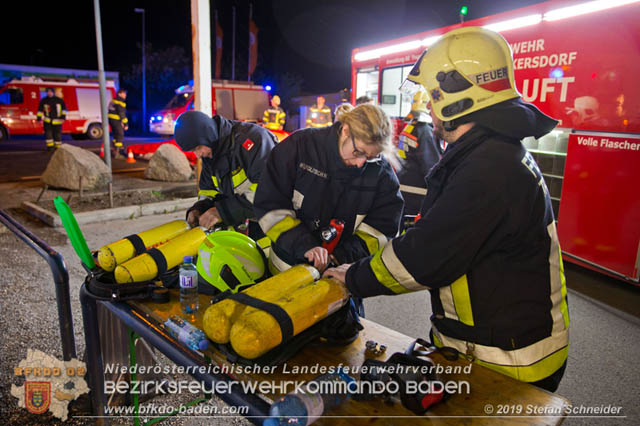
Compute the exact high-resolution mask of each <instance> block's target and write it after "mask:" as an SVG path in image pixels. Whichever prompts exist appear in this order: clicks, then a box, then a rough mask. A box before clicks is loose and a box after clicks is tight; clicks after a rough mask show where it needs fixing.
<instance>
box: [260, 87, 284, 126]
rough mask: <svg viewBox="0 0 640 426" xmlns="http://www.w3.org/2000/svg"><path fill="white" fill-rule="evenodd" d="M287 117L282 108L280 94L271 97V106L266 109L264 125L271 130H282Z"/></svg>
mask: <svg viewBox="0 0 640 426" xmlns="http://www.w3.org/2000/svg"><path fill="white" fill-rule="evenodd" d="M286 117H287V114H285V112H284V110H283V109H282V108H280V96H278V95H275V96H274V97H273V98H271V108H269V109H267V110H265V111H264V118H263V119H262V121H263V122H264V127H266V128H267V129H269V130H282V129H283V128H284V122H285V119H286Z"/></svg>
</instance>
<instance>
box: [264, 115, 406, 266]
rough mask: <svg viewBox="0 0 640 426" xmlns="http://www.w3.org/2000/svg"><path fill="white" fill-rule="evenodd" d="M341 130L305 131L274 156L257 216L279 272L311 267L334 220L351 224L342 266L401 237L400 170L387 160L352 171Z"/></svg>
mask: <svg viewBox="0 0 640 426" xmlns="http://www.w3.org/2000/svg"><path fill="white" fill-rule="evenodd" d="M340 126H341V124H340V123H336V124H334V125H333V126H332V127H327V128H324V129H306V130H299V131H297V132H295V133H293V134H291V135H290V136H289V137H287V139H285V140H284V141H282V142H280V144H279V145H278V146H276V147H275V148H274V150H273V151H272V152H271V155H270V156H269V160H268V161H267V166H266V168H265V170H264V171H263V173H262V176H261V181H260V187H259V188H258V192H257V194H256V200H255V203H254V209H255V211H256V215H257V217H258V219H259V223H260V227H261V228H262V230H263V231H264V232H265V234H266V235H267V236H268V237H269V239H270V240H271V242H272V244H271V252H270V262H269V263H270V265H269V266H270V267H271V268H273V267H275V268H276V269H277V270H280V271H282V270H285V269H287V268H288V266H289V265H293V264H297V263H306V260H305V258H304V253H305V252H307V251H308V250H309V249H311V248H313V247H317V246H320V245H321V242H320V239H319V232H320V230H322V229H323V228H325V227H326V226H328V225H329V223H330V221H331V219H341V220H342V221H344V223H345V226H344V231H343V234H342V236H341V239H340V241H339V243H338V245H337V246H336V248H335V249H334V251H333V255H334V256H335V257H336V258H337V260H338V261H340V262H341V263H350V262H353V261H355V260H357V259H361V258H363V257H365V256H368V255H369V254H371V253H375V252H376V251H378V249H379V248H381V247H382V246H384V244H386V242H387V241H388V240H389V239H390V238H393V237H394V236H395V235H396V234H397V233H398V226H399V224H400V216H401V213H402V207H403V201H402V196H401V195H400V191H399V184H398V179H397V177H396V175H395V173H394V172H393V169H392V168H391V166H390V165H389V163H388V162H387V161H386V160H385V159H383V158H381V159H380V160H376V161H370V162H367V163H365V165H364V166H363V167H362V168H357V167H348V166H346V165H345V164H344V161H343V160H342V158H341V157H340V154H339V152H338V134H339V130H340ZM272 270H273V269H272Z"/></svg>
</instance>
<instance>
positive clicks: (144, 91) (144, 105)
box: [133, 8, 147, 132]
mask: <svg viewBox="0 0 640 426" xmlns="http://www.w3.org/2000/svg"><path fill="white" fill-rule="evenodd" d="M133 10H134V12H136V13H142V131H143V132H146V129H147V57H146V55H145V50H144V49H145V30H144V25H145V21H146V19H145V15H144V9H141V8H135V9H133Z"/></svg>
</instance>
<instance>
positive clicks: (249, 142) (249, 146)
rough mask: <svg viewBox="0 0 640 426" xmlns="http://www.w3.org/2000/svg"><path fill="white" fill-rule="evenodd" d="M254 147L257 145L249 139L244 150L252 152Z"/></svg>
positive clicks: (244, 145) (245, 142)
mask: <svg viewBox="0 0 640 426" xmlns="http://www.w3.org/2000/svg"><path fill="white" fill-rule="evenodd" d="M254 145H255V143H253V141H252V140H251V139H247V140H246V141H244V143H243V144H242V146H243V148H244V149H246V150H247V151H251V148H253V146H254Z"/></svg>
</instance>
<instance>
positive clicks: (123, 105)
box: [112, 99, 127, 108]
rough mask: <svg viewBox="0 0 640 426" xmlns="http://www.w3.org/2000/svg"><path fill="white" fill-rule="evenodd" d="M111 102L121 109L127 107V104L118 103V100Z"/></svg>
mask: <svg viewBox="0 0 640 426" xmlns="http://www.w3.org/2000/svg"><path fill="white" fill-rule="evenodd" d="M112 102H113V103H114V104H116V105H120V106H121V107H122V108H126V107H127V104H125V103H124V102H122V101H119V100H117V99H114V100H113V101H112Z"/></svg>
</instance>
